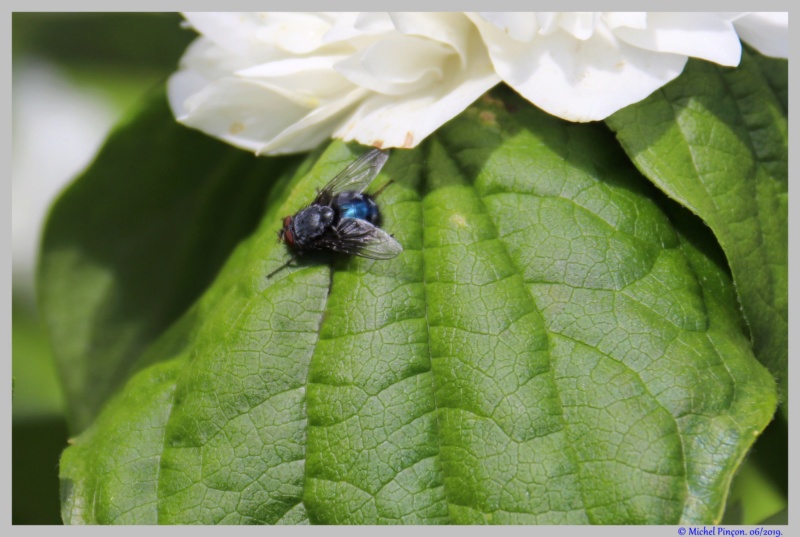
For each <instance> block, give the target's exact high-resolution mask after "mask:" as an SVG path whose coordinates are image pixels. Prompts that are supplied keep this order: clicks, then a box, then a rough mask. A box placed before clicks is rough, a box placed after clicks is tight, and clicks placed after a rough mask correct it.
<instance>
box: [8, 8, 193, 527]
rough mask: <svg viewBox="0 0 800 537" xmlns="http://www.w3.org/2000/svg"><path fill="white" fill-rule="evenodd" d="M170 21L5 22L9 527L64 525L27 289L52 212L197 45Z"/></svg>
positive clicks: (58, 406)
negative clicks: (8, 70)
mask: <svg viewBox="0 0 800 537" xmlns="http://www.w3.org/2000/svg"><path fill="white" fill-rule="evenodd" d="M181 21H182V18H181V16H180V15H178V14H177V13H152V14H151V13H19V12H18V13H14V14H13V15H12V104H13V112H12V114H13V126H12V137H13V138H12V140H13V156H12V236H13V239H12V242H13V272H12V275H13V280H12V290H13V292H12V375H13V379H14V395H13V404H12V446H11V449H12V471H11V476H12V478H11V480H12V523H13V524H60V523H61V515H60V506H59V483H58V460H59V456H60V454H61V451H62V450H63V449H64V447H66V445H67V439H68V431H67V425H66V422H65V421H64V417H63V411H62V408H63V406H62V405H63V400H62V394H61V392H60V388H59V382H58V377H57V373H56V370H55V367H54V365H53V358H52V353H51V351H50V347H49V344H48V341H47V337H46V334H45V331H44V329H43V327H42V326H41V324H40V321H39V316H38V313H37V311H36V297H35V291H34V286H33V281H34V273H35V267H36V257H37V252H38V247H39V240H40V236H39V235H40V233H41V229H42V223H43V221H44V219H45V217H46V213H47V209H48V207H49V205H50V204H51V203H52V202H53V200H54V199H55V198H56V196H57V195H58V193H59V192H60V191H61V190H62V189H63V188H64V187H65V186H67V185H68V184H69V182H70V180H71V179H72V178H74V177H75V176H76V175H77V174H78V173H79V172H80V171H81V170H82V169H83V168H85V167H86V166H87V165H88V164H89V163H90V162H91V160H92V158H93V157H94V154H95V152H96V151H97V149H98V148H99V146H100V144H101V143H102V141H103V139H104V138H105V136H106V134H107V132H108V131H109V129H110V128H111V126H112V125H113V124H114V123H115V122H116V121H117V120H118V119H119V118H120V117H121V116H122V115H123V114H124V112H125V111H126V110H127V109H128V108H130V107H131V106H133V105H134V103H135V102H136V101H138V100H139V99H140V98H141V97H142V95H144V94H145V93H146V92H147V91H149V90H150V89H151V88H153V87H155V86H157V85H159V84H162V83H163V82H164V81H165V80H166V78H167V77H168V76H169V74H170V73H171V72H172V71H174V70H175V68H176V66H177V63H178V60H179V59H180V57H181V54H182V53H183V51H184V49H185V48H186V46H187V45H188V44H189V43H190V42H191V41H192V39H193V38H194V37H195V34H194V32H193V31H191V30H187V29H182V28H181Z"/></svg>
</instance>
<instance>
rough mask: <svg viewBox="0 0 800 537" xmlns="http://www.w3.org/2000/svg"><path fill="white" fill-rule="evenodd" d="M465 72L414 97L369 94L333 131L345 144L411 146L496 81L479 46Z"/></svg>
mask: <svg viewBox="0 0 800 537" xmlns="http://www.w3.org/2000/svg"><path fill="white" fill-rule="evenodd" d="M469 55H470V58H471V61H470V62H469V67H468V69H467V70H466V71H456V72H454V73H453V76H445V78H444V79H443V81H442V83H440V84H437V85H434V86H431V87H427V88H425V89H424V90H421V91H418V92H416V93H414V94H410V95H403V96H399V97H393V96H389V95H380V94H372V95H370V96H369V97H367V98H366V99H365V100H364V102H363V103H362V104H361V105H360V106H359V107H358V108H357V109H356V110H355V111H354V113H353V114H352V115H351V116H350V118H349V119H348V121H347V122H346V123H345V124H344V125H343V126H342V127H340V128H339V129H337V130H336V132H334V136H336V137H337V138H343V139H344V140H345V141H349V140H356V141H358V142H359V143H362V144H365V145H375V146H378V147H414V146H416V145H417V144H418V143H419V142H420V141H422V140H423V139H424V138H425V137H427V136H428V135H429V134H431V133H432V132H433V131H435V130H436V129H437V128H439V127H440V126H441V125H443V124H444V123H445V122H447V121H449V120H450V119H452V118H453V117H455V116H456V115H457V114H458V113H460V112H462V111H463V110H464V109H465V108H466V107H467V106H469V105H470V104H472V102H473V101H475V99H477V98H478V97H480V96H481V95H483V93H485V92H486V91H487V90H488V89H490V88H491V87H493V86H494V85H495V84H497V83H498V82H499V81H500V78H499V77H498V76H497V75H496V74H495V73H494V71H493V70H492V68H491V63H490V62H489V59H488V57H487V56H486V53H485V51H484V50H482V47H481V45H480V43H477V42H473V43H472V46H471V49H470V50H469Z"/></svg>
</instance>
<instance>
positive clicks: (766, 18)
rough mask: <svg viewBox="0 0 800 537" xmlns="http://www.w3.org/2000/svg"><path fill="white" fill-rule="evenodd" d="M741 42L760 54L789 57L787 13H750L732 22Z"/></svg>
mask: <svg viewBox="0 0 800 537" xmlns="http://www.w3.org/2000/svg"><path fill="white" fill-rule="evenodd" d="M733 25H734V26H735V27H736V31H737V32H738V33H739V37H741V38H742V41H745V42H746V43H747V44H748V45H750V46H751V47H753V48H755V49H756V50H757V51H759V52H760V53H761V54H764V55H766V56H774V57H777V58H788V57H789V13H786V12H781V13H751V14H749V15H745V16H743V17H740V18H738V19H736V20H734V21H733Z"/></svg>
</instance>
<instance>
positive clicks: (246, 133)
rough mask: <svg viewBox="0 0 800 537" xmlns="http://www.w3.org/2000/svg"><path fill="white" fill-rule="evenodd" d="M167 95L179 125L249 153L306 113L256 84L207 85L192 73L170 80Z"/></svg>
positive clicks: (224, 80)
mask: <svg viewBox="0 0 800 537" xmlns="http://www.w3.org/2000/svg"><path fill="white" fill-rule="evenodd" d="M203 84H205V85H203ZM167 91H168V94H169V101H170V105H171V106H172V109H173V113H174V114H175V116H176V118H177V119H178V121H180V122H181V123H183V124H185V125H188V126H190V127H194V128H196V129H200V130H202V131H203V132H205V133H207V134H210V135H212V136H215V137H216V138H219V139H221V140H225V141H226V142H228V143H230V144H232V145H235V146H237V147H241V148H242V149H247V150H250V151H256V150H258V149H260V148H261V147H262V146H263V145H264V140H271V139H273V138H275V137H276V136H277V135H278V134H280V133H281V132H282V131H283V130H285V129H286V128H288V127H289V126H291V125H292V124H294V123H296V122H297V121H299V120H300V119H301V118H302V117H303V116H305V115H306V114H307V113H308V108H306V107H303V106H299V105H298V104H297V103H296V102H294V101H292V100H290V99H286V98H285V97H283V96H282V95H280V94H278V93H276V92H274V91H270V90H269V89H268V88H265V87H264V86H263V85H261V84H259V83H257V82H254V81H252V80H246V79H240V78H234V77H226V78H220V79H217V80H215V81H214V82H211V83H210V84H209V83H208V81H206V80H203V79H202V78H201V77H198V76H197V75H196V74H195V73H192V72H191V71H180V72H178V73H175V74H174V75H173V76H172V77H171V78H170V79H169V82H168V85H167Z"/></svg>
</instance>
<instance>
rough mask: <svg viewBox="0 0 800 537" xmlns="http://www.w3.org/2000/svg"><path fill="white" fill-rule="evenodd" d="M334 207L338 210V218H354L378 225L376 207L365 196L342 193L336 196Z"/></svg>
mask: <svg viewBox="0 0 800 537" xmlns="http://www.w3.org/2000/svg"><path fill="white" fill-rule="evenodd" d="M334 205H335V206H336V207H337V208H338V209H339V218H356V219H358V220H365V221H367V222H369V223H370V224H374V225H379V223H380V212H379V211H378V205H377V204H376V203H375V201H374V200H373V199H372V198H371V197H369V196H368V195H366V194H358V193H355V192H344V193H342V194H340V195H339V196H337V199H336V200H335V201H334Z"/></svg>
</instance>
